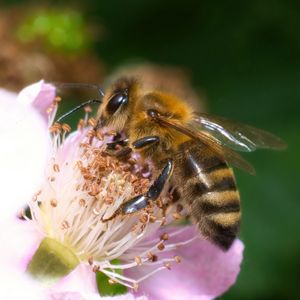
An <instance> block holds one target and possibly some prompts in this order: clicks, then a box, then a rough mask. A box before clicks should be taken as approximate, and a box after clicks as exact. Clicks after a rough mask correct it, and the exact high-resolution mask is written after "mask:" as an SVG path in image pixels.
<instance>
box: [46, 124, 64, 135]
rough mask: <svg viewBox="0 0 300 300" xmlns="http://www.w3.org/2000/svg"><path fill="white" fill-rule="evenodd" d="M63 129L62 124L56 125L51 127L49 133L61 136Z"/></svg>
mask: <svg viewBox="0 0 300 300" xmlns="http://www.w3.org/2000/svg"><path fill="white" fill-rule="evenodd" d="M61 129H62V127H61V124H59V123H54V124H53V125H52V126H50V128H49V132H50V133H54V134H59V133H60V132H61Z"/></svg>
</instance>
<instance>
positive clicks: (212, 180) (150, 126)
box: [99, 78, 240, 249]
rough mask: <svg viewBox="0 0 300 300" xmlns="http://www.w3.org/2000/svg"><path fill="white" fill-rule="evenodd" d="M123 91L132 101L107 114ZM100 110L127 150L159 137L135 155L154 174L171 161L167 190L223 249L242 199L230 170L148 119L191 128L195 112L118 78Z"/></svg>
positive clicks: (173, 98)
mask: <svg viewBox="0 0 300 300" xmlns="http://www.w3.org/2000/svg"><path fill="white" fill-rule="evenodd" d="M124 89H126V90H127V93H128V98H129V99H130V100H129V102H128V105H127V107H126V108H124V110H123V112H122V113H120V114H119V116H118V117H114V116H109V115H107V112H106V111H105V107H106V105H105V104H106V101H109V99H110V98H111V97H112V95H114V93H116V91H119V90H124ZM106 95H107V96H106V98H105V99H104V101H103V103H104V105H101V106H100V109H99V119H100V116H101V122H102V125H105V126H108V127H110V128H113V129H115V130H117V131H123V132H124V133H125V135H126V136H127V137H128V140H129V145H132V143H133V142H134V141H136V140H139V139H141V138H144V137H147V136H157V137H159V143H157V144H154V145H150V146H149V147H144V148H142V149H139V150H137V151H138V152H139V153H140V155H141V157H142V158H145V159H146V158H150V159H151V161H152V162H153V165H154V167H155V169H156V170H158V172H159V170H160V169H161V168H162V167H163V165H164V163H165V162H166V160H167V159H169V158H172V159H173V160H174V169H173V173H172V176H171V178H170V185H171V186H172V187H174V188H176V192H177V194H178V195H180V196H179V200H178V201H181V202H182V203H183V205H184V206H185V207H186V208H187V211H188V212H189V214H190V215H191V217H192V220H193V221H194V223H196V224H197V225H198V227H199V230H200V232H201V233H202V235H203V236H205V237H206V238H208V239H209V240H211V241H213V242H214V243H215V244H217V245H218V246H220V247H221V248H223V249H228V248H229V247H230V246H231V244H232V242H233V241H234V239H235V237H236V235H237V233H238V230H239V223H240V198H239V193H238V191H237V189H236V184H235V179H234V175H233V172H232V170H231V169H230V168H229V167H228V166H227V164H226V162H225V160H222V159H221V158H220V157H219V156H217V155H216V154H215V153H214V152H213V151H211V150H210V149H209V148H208V147H207V146H206V145H205V144H201V143H199V142H195V141H194V140H193V139H191V138H190V137H188V136H186V135H184V134H182V133H180V132H178V131H176V130H175V129H173V128H171V127H168V126H163V125H161V124H159V123H158V122H156V121H155V120H153V119H152V118H151V117H149V115H148V113H147V112H148V111H149V110H153V109H154V110H156V111H158V112H159V114H161V115H164V116H167V117H168V118H171V119H174V120H177V121H180V123H182V124H185V123H189V121H190V120H191V118H192V115H193V112H194V110H193V108H192V107H190V105H189V104H188V103H187V102H184V101H183V100H181V99H180V98H177V97H176V96H174V95H171V94H167V93H165V92H160V91H156V90H151V91H145V90H143V88H141V86H140V83H138V82H137V81H136V80H134V79H129V78H122V79H120V80H118V81H117V82H116V83H115V84H114V85H113V86H112V87H111V88H110V90H109V91H108V93H107V94H106Z"/></svg>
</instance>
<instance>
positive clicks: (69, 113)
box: [56, 99, 102, 122]
mask: <svg viewBox="0 0 300 300" xmlns="http://www.w3.org/2000/svg"><path fill="white" fill-rule="evenodd" d="M95 103H102V101H101V100H99V99H92V100H89V101H86V102H83V103H81V104H80V105H78V106H76V107H74V108H72V109H71V110H70V111H68V112H66V113H65V114H63V115H62V116H60V117H59V118H58V119H57V120H56V122H60V121H61V120H63V119H65V118H66V117H68V116H69V115H71V114H72V113H74V112H75V111H77V110H79V109H81V108H83V107H85V106H87V105H90V104H95Z"/></svg>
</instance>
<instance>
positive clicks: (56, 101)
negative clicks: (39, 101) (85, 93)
mask: <svg viewBox="0 0 300 300" xmlns="http://www.w3.org/2000/svg"><path fill="white" fill-rule="evenodd" d="M53 102H54V103H55V104H58V103H59V102H61V97H60V96H56V97H55V98H54V101H53Z"/></svg>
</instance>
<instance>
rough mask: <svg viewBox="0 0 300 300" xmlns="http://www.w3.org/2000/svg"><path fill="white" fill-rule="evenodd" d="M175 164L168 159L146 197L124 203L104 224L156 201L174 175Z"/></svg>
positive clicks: (136, 197)
mask: <svg viewBox="0 0 300 300" xmlns="http://www.w3.org/2000/svg"><path fill="white" fill-rule="evenodd" d="M173 168H174V162H173V160H172V159H168V160H167V162H166V164H165V166H164V168H163V169H162V171H161V173H160V175H159V176H158V177H157V178H156V180H155V181H154V182H153V184H152V185H151V186H150V188H149V190H148V191H147V193H146V194H144V195H138V196H135V197H134V198H131V199H130V200H128V201H126V202H125V203H123V204H122V205H121V206H120V207H119V209H118V210H117V211H116V212H115V213H114V214H113V215H112V216H111V217H109V218H107V219H102V221H103V222H107V221H109V220H112V219H114V218H115V217H116V216H117V215H128V214H132V213H135V212H138V211H139V210H141V209H143V208H146V207H147V205H148V204H149V202H150V201H154V200H156V199H157V198H158V197H159V196H160V194H161V192H162V191H163V189H164V186H165V184H166V183H167V181H168V180H169V178H170V176H171V175H172V171H173Z"/></svg>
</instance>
